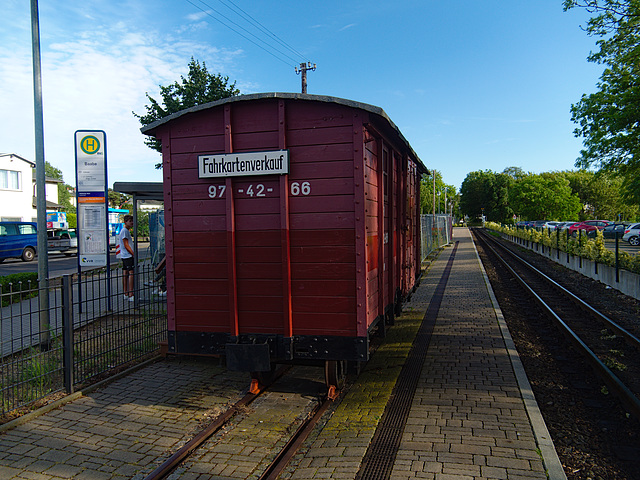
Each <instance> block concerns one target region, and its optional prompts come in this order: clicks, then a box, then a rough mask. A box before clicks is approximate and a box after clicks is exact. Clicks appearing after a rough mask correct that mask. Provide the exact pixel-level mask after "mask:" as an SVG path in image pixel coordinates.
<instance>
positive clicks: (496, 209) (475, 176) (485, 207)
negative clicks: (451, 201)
mask: <svg viewBox="0 0 640 480" xmlns="http://www.w3.org/2000/svg"><path fill="white" fill-rule="evenodd" d="M514 172H516V170H512V171H510V172H509V173H495V172H492V171H490V170H485V171H480V170H479V171H476V172H471V173H469V174H468V175H467V176H466V178H465V179H464V181H463V182H462V185H461V186H460V210H461V212H462V214H464V215H468V216H469V217H478V216H479V215H482V214H484V215H485V216H486V217H487V220H490V221H494V222H506V221H509V220H510V219H511V217H512V215H513V213H514V212H513V209H512V207H511V205H510V202H509V199H510V190H511V189H512V187H513V184H514V182H515V180H514V177H513V176H512V174H513V173H514ZM516 173H519V172H516Z"/></svg>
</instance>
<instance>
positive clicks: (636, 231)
mask: <svg viewBox="0 0 640 480" xmlns="http://www.w3.org/2000/svg"><path fill="white" fill-rule="evenodd" d="M622 240H625V241H627V242H629V244H631V245H634V246H636V247H637V246H638V245H640V223H634V224H632V225H629V226H628V227H627V228H626V229H625V231H624V235H623V236H622Z"/></svg>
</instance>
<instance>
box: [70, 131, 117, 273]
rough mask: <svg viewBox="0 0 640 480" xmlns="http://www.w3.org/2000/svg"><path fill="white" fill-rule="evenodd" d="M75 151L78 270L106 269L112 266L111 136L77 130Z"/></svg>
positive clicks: (99, 132) (100, 132)
mask: <svg viewBox="0 0 640 480" xmlns="http://www.w3.org/2000/svg"><path fill="white" fill-rule="evenodd" d="M75 151H76V195H77V203H76V204H77V205H78V218H77V221H78V225H77V229H78V234H77V236H78V267H104V266H107V265H108V263H109V239H108V237H107V228H108V223H107V220H108V219H107V208H108V195H107V134H106V133H105V132H104V131H102V130H78V131H76V132H75Z"/></svg>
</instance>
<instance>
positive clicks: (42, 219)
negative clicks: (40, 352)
mask: <svg viewBox="0 0 640 480" xmlns="http://www.w3.org/2000/svg"><path fill="white" fill-rule="evenodd" d="M31 37H32V48H33V98H34V120H35V142H36V202H37V217H38V289H39V290H40V291H39V295H38V309H39V312H38V313H39V317H40V322H39V323H40V348H42V349H44V350H48V349H49V346H50V343H51V335H50V332H49V329H50V326H49V256H48V252H47V194H46V191H45V174H44V164H45V162H44V121H43V112H42V74H41V67H40V24H39V18H38V0H31Z"/></svg>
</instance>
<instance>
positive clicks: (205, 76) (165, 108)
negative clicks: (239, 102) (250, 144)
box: [133, 57, 240, 168]
mask: <svg viewBox="0 0 640 480" xmlns="http://www.w3.org/2000/svg"><path fill="white" fill-rule="evenodd" d="M239 93H240V90H238V89H237V88H236V83H235V82H233V83H232V84H229V77H223V76H221V75H220V74H219V73H218V74H215V75H213V74H211V73H209V72H208V71H207V65H206V64H205V62H202V65H200V62H199V61H197V60H194V58H193V57H191V61H190V62H189V73H188V74H187V78H185V77H183V76H182V75H181V76H180V81H179V82H178V81H175V82H173V83H172V84H171V85H168V86H166V87H163V86H162V85H160V95H161V96H162V100H161V102H158V101H157V100H155V99H154V98H152V97H151V96H150V95H149V94H148V93H147V94H146V96H147V99H148V100H149V102H150V103H149V105H145V108H146V114H145V115H138V114H137V113H135V112H133V115H134V116H135V117H136V118H137V119H138V120H140V123H141V124H142V126H146V125H149V124H150V123H152V122H155V121H156V120H159V119H161V118H163V117H166V116H167V115H171V114H172V113H175V112H179V111H180V110H184V109H185V108H189V107H194V106H196V105H202V104H203V103H208V102H214V101H216V100H221V99H223V98H227V97H233V96H235V95H238V94H239ZM144 143H145V144H146V145H148V146H149V148H152V149H154V150H157V151H158V152H160V151H161V145H160V142H159V141H158V140H156V139H155V138H150V137H147V138H146V139H145V142H144ZM161 166H162V164H158V165H156V168H160V167H161Z"/></svg>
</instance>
